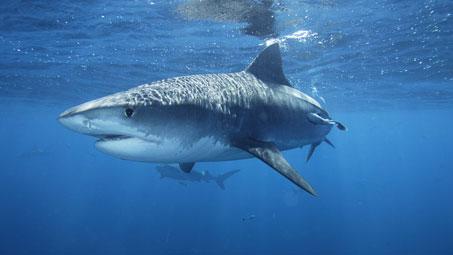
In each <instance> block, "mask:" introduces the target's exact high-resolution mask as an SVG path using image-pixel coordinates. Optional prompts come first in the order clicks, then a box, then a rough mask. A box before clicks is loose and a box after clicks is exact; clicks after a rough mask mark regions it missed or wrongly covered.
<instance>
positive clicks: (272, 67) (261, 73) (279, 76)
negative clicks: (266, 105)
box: [245, 43, 292, 87]
mask: <svg viewBox="0 0 453 255" xmlns="http://www.w3.org/2000/svg"><path fill="white" fill-rule="evenodd" d="M245 71H247V72H249V73H251V74H253V75H255V77H256V78H258V79H260V80H262V81H264V82H270V83H275V84H282V85H286V86H290V87H292V86H291V84H290V83H289V81H288V80H287V79H286V77H285V74H283V68H282V57H281V55H280V47H279V46H278V43H274V44H272V45H270V46H268V47H266V48H265V49H264V50H263V51H262V52H261V53H260V54H259V55H258V56H257V57H256V58H255V59H254V60H253V62H252V63H251V64H250V65H249V66H248V67H247V68H246V69H245Z"/></svg>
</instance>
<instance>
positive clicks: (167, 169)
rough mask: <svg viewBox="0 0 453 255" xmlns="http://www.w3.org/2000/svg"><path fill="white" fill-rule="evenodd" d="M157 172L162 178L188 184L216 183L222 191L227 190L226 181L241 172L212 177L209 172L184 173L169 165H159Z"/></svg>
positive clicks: (233, 171) (234, 171)
mask: <svg viewBox="0 0 453 255" xmlns="http://www.w3.org/2000/svg"><path fill="white" fill-rule="evenodd" d="M156 170H157V171H158V172H159V174H160V178H170V179H173V180H177V181H187V182H211V181H214V182H215V183H217V185H219V187H220V188H221V189H223V190H224V189H225V184H224V182H225V180H226V179H228V178H229V177H231V176H233V175H234V174H236V173H237V172H239V170H232V171H228V172H226V173H223V174H220V175H217V176H214V175H211V174H210V173H209V172H208V171H202V172H198V171H195V170H193V171H191V172H190V173H186V172H182V171H181V170H179V169H178V168H175V167H173V166H169V165H159V166H156Z"/></svg>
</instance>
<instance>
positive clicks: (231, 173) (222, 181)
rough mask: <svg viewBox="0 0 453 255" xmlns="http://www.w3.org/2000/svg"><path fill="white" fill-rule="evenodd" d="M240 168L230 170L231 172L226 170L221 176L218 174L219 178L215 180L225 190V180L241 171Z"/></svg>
mask: <svg viewBox="0 0 453 255" xmlns="http://www.w3.org/2000/svg"><path fill="white" fill-rule="evenodd" d="M239 171H240V170H233V171H229V172H226V173H224V174H221V175H219V176H217V178H216V179H215V182H216V183H217V185H219V187H220V188H221V189H223V190H225V184H224V182H225V180H226V179H228V178H229V177H231V176H233V175H234V174H235V173H237V172H239Z"/></svg>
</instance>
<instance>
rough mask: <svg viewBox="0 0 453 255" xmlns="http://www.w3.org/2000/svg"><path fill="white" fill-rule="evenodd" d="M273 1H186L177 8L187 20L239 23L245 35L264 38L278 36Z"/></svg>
mask: <svg viewBox="0 0 453 255" xmlns="http://www.w3.org/2000/svg"><path fill="white" fill-rule="evenodd" d="M273 2H274V1H273V0H261V1H256V0H188V1H185V2H183V3H181V4H180V5H179V6H178V7H177V11H178V13H179V14H180V15H181V16H183V17H184V18H186V19H189V20H212V21H218V22H241V23H245V24H246V27H245V28H243V29H242V31H243V32H244V33H245V34H248V35H253V36H258V37H264V36H271V37H274V36H278V34H277V32H276V29H275V18H274V17H275V14H274V12H273V10H272V5H273Z"/></svg>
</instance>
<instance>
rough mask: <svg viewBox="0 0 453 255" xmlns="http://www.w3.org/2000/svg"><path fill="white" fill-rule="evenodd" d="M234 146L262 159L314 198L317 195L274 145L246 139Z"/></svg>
mask: <svg viewBox="0 0 453 255" xmlns="http://www.w3.org/2000/svg"><path fill="white" fill-rule="evenodd" d="M233 145H234V146H235V147H237V148H239V149H241V150H244V151H247V152H248V153H250V154H252V155H254V156H255V157H257V158H259V159H261V160H262V161H263V162H264V163H266V164H267V165H269V166H270V167H272V168H273V169H275V170H276V171H277V172H279V173H280V174H281V175H283V176H284V177H286V178H287V179H288V180H290V181H291V182H293V183H294V184H296V185H297V186H299V187H300V188H302V189H304V190H305V191H307V192H308V193H310V194H312V195H314V196H315V195H316V192H315V191H314V189H313V188H312V187H311V186H310V184H309V183H308V182H306V181H305V180H304V178H302V176H300V175H299V173H298V172H297V171H296V170H294V169H293V168H292V167H291V165H290V164H289V163H288V161H286V159H285V158H284V157H283V155H282V153H281V152H280V151H279V150H278V148H277V147H276V146H275V145H274V144H273V143H270V142H261V141H257V140H254V139H245V140H240V141H236V142H235V143H234V144H233Z"/></svg>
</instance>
